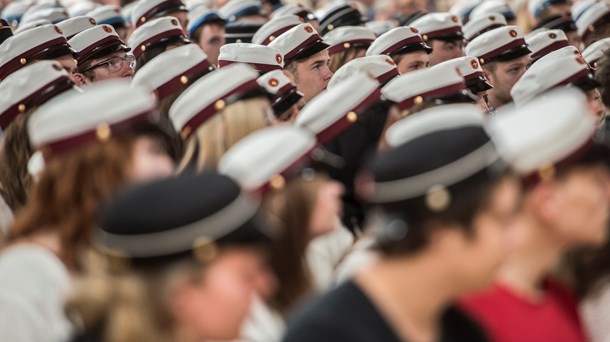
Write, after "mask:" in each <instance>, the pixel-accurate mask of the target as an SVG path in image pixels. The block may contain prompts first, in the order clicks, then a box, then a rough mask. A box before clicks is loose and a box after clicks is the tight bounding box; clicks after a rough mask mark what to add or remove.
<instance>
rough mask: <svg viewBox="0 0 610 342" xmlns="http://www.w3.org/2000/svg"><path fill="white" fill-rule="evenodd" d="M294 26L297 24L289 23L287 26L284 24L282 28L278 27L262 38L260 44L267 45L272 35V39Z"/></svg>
mask: <svg viewBox="0 0 610 342" xmlns="http://www.w3.org/2000/svg"><path fill="white" fill-rule="evenodd" d="M295 26H297V25H289V26H286V27H284V28H282V29H279V30H277V31H275V32H273V33H272V34H270V35H269V36H267V38H265V40H263V42H262V44H261V45H269V43H271V41H272V40H271V37H274V38H273V39H275V38H277V37H279V36H280V35H281V34H282V33H284V32H286V31H288V30H290V29H291V28H293V27H295Z"/></svg>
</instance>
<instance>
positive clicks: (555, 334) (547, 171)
mask: <svg viewBox="0 0 610 342" xmlns="http://www.w3.org/2000/svg"><path fill="white" fill-rule="evenodd" d="M596 126H597V125H596V120H595V118H593V116H592V115H591V114H590V113H589V112H588V109H587V101H586V98H585V96H584V95H582V93H580V92H579V91H576V90H569V91H568V90H561V91H558V92H556V93H553V94H547V95H545V96H542V97H541V98H539V99H537V100H533V101H532V102H531V103H528V104H526V105H523V106H522V107H520V108H519V109H517V110H515V111H514V112H506V113H503V114H502V115H500V116H497V117H495V118H494V119H492V121H491V131H492V134H495V136H497V137H498V139H497V140H498V146H499V148H501V149H502V150H503V151H505V153H506V155H507V158H509V160H511V161H512V162H513V163H514V165H515V169H517V170H518V171H519V172H520V173H521V174H523V175H524V177H523V184H524V185H525V197H524V201H523V205H522V207H521V209H520V211H519V214H518V217H517V219H516V220H515V226H516V229H518V230H519V238H518V243H516V248H515V250H514V251H513V253H511V254H510V255H509V257H508V259H507V261H506V263H505V264H504V265H503V266H502V267H501V269H500V272H499V274H498V276H497V279H496V283H495V285H494V286H493V287H492V288H491V289H489V290H488V291H486V292H485V293H483V294H479V295H475V296H473V297H470V298H467V299H465V300H464V301H463V307H464V308H465V309H467V311H469V312H470V313H472V314H473V315H474V316H476V317H477V318H478V319H480V320H481V322H482V323H483V324H484V325H485V328H486V329H487V331H488V332H489V334H490V336H491V337H492V338H493V339H494V341H543V340H544V341H547V340H548V341H586V337H585V335H584V333H583V330H582V327H581V324H580V320H579V316H578V312H577V303H576V299H575V297H574V296H573V295H572V293H571V292H570V291H569V290H568V289H567V288H565V287H564V286H563V285H562V284H560V283H559V282H557V281H556V280H555V278H554V277H553V276H552V272H553V270H554V269H555V268H556V267H557V265H558V263H559V260H560V258H561V257H562V256H563V255H564V254H565V253H566V252H567V251H569V250H571V249H574V248H576V247H582V246H601V245H602V244H603V243H604V242H605V241H606V239H607V235H608V228H607V227H608V219H609V215H610V209H609V208H610V191H609V189H610V170H609V166H608V161H609V160H610V148H609V147H608V145H607V142H604V141H603V140H601V139H600V136H599V135H598V134H599V132H597V131H596ZM516 127H519V128H520V130H521V132H520V133H519V134H515V128H516ZM566 132H568V133H567V134H566ZM558 141H561V144H556V143H557V142H558ZM550 146H553V148H550Z"/></svg>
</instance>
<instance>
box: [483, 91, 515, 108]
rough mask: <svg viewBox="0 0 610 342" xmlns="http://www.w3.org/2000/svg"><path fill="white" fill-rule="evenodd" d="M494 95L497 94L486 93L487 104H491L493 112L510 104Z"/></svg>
mask: <svg viewBox="0 0 610 342" xmlns="http://www.w3.org/2000/svg"><path fill="white" fill-rule="evenodd" d="M496 95H497V94H496V93H494V92H493V90H492V91H490V92H488V93H487V102H489V104H491V106H492V107H493V110H497V109H498V108H500V107H502V106H504V105H506V104H508V103H510V101H505V100H503V99H501V98H499V97H498V96H496ZM490 109H492V108H490Z"/></svg>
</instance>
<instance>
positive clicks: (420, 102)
mask: <svg viewBox="0 0 610 342" xmlns="http://www.w3.org/2000/svg"><path fill="white" fill-rule="evenodd" d="M413 102H414V103H415V104H418V105H419V104H422V103H423V102H424V98H423V97H421V96H418V97H416V98H415V99H414V100H413Z"/></svg>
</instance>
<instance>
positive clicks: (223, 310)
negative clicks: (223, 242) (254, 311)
mask: <svg viewBox="0 0 610 342" xmlns="http://www.w3.org/2000/svg"><path fill="white" fill-rule="evenodd" d="M264 262H265V261H264V259H263V257H262V255H261V254H260V253H258V252H257V251H256V250H254V249H247V248H239V249H237V248H235V249H232V250H227V251H223V252H222V253H221V254H220V256H218V257H217V258H216V259H214V260H213V261H212V263H211V264H210V266H209V267H208V268H207V269H206V270H205V274H204V276H203V280H202V281H201V282H200V283H199V284H197V285H194V286H195V287H194V288H191V290H192V291H190V296H189V304H188V305H189V309H188V310H189V314H190V315H191V318H192V321H190V322H191V324H192V325H193V326H191V327H190V328H191V330H192V331H195V332H196V333H197V335H199V336H200V337H201V339H202V340H203V341H208V340H210V341H211V340H222V341H224V340H233V339H236V338H237V337H238V336H239V332H240V327H241V325H242V322H243V320H244V319H245V318H246V317H247V315H248V314H249V310H250V305H251V301H252V298H253V296H254V295H255V294H257V292H259V291H260V290H261V289H260V288H257V286H259V285H260V284H257V283H258V282H259V281H260V279H261V278H266V277H271V276H270V273H269V271H262V270H261V269H260V267H259V266H258V265H260V264H261V263H264ZM261 272H262V273H261ZM265 273H268V274H265ZM257 279H258V280H257ZM271 285H272V284H271V282H269V283H268V286H271ZM273 286H274V285H273ZM268 290H270V289H265V291H268Z"/></svg>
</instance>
